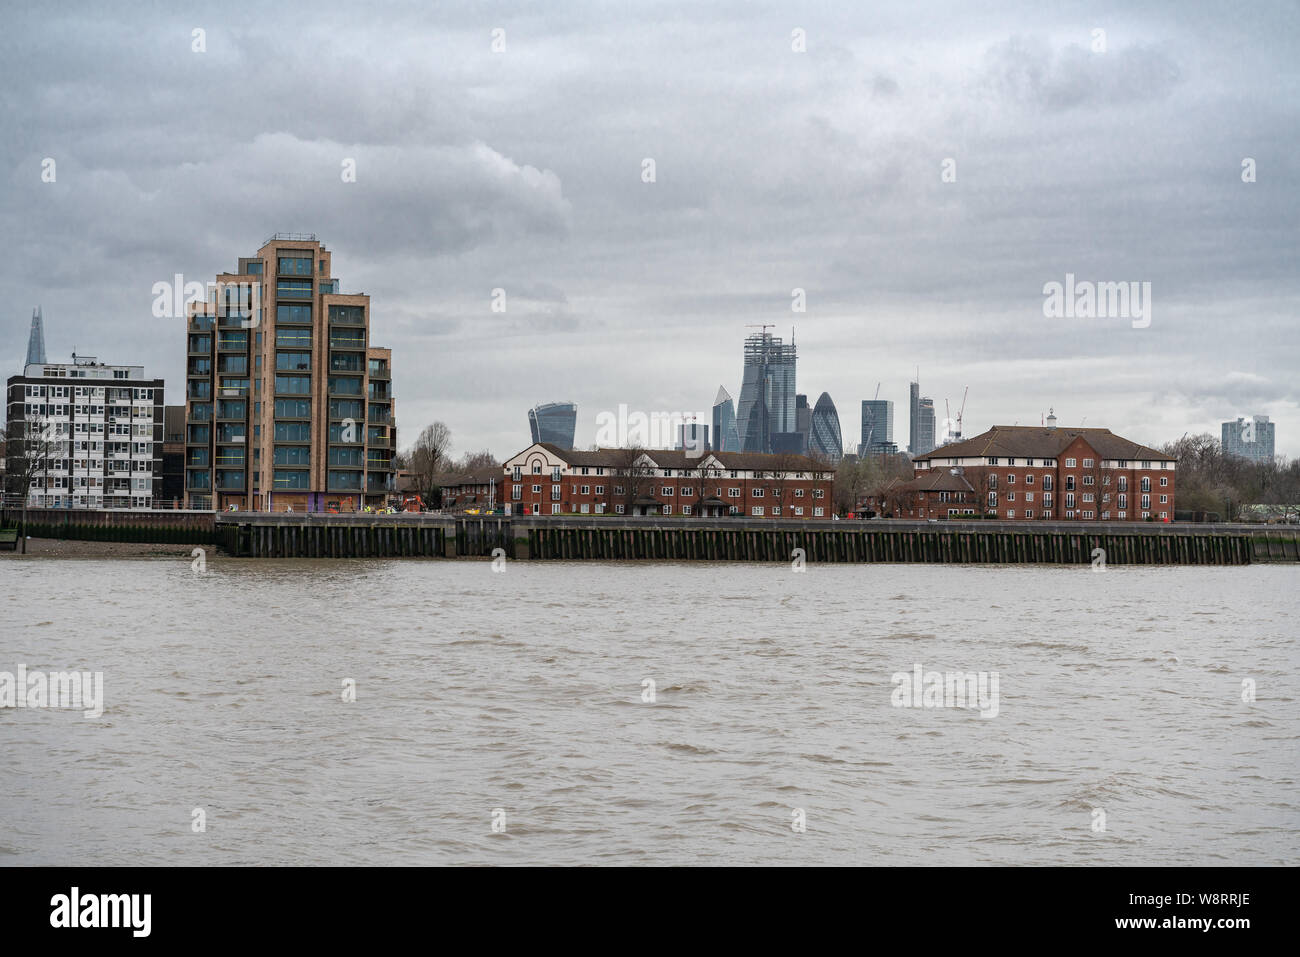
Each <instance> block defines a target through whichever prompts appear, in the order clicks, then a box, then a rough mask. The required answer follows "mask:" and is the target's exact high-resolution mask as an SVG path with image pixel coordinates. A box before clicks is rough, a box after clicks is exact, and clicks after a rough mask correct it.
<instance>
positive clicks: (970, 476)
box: [877, 416, 1176, 522]
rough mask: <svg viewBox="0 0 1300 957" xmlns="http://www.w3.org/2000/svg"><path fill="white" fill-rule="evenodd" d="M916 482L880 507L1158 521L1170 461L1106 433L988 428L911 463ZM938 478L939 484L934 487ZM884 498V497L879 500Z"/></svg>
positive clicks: (926, 513)
mask: <svg viewBox="0 0 1300 957" xmlns="http://www.w3.org/2000/svg"><path fill="white" fill-rule="evenodd" d="M913 465H914V467H915V470H916V471H915V478H914V479H913V481H912V482H909V483H902V484H901V485H899V486H895V487H894V488H893V489H892V490H886V491H892V493H901V497H899V498H897V499H896V500H895V501H893V502H892V503H890V502H885V503H877V504H881V505H884V506H885V507H884V508H883V511H884V512H886V513H889V512H893V514H894V516H895V517H897V518H916V519H928V518H946V517H950V516H955V515H964V514H982V515H988V516H989V517H997V518H1000V519H1012V520H1019V519H1030V520H1033V519H1045V520H1056V521H1061V520H1066V521H1069V520H1080V521H1103V522H1105V521H1111V522H1142V521H1153V522H1165V521H1172V520H1173V517H1174V491H1175V490H1174V484H1175V483H1174V477H1175V466H1176V462H1175V460H1174V459H1173V458H1172V457H1171V456H1168V455H1165V454H1164V453H1163V452H1157V451H1156V450H1155V449H1152V448H1149V447H1147V446H1145V445H1140V444H1139V443H1137V442H1134V441H1132V440H1130V439H1126V438H1122V437H1121V436H1118V435H1115V434H1114V433H1113V432H1111V431H1110V429H1099V428H1086V429H1084V428H1078V429H1058V428H1057V427H1056V417H1055V416H1048V418H1047V425H1046V426H1006V425H995V426H994V427H993V428H991V429H989V430H988V431H987V432H985V433H984V434H982V435H977V436H975V437H974V438H971V439H966V440H964V441H961V442H954V443H952V444H950V445H944V446H940V447H939V448H937V449H934V450H933V451H932V452H931V453H929V455H925V456H921V457H920V458H917V459H915V460H914V462H913ZM936 476H937V477H939V478H941V479H942V481H938V480H937V478H936ZM886 497H888V496H886Z"/></svg>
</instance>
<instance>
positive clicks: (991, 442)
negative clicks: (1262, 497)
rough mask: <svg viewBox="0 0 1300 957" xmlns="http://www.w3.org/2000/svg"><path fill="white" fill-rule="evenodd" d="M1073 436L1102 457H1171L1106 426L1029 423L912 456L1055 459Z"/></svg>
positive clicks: (996, 428) (1002, 427) (1000, 427)
mask: <svg viewBox="0 0 1300 957" xmlns="http://www.w3.org/2000/svg"><path fill="white" fill-rule="evenodd" d="M1077 438H1082V439H1083V440H1084V441H1085V442H1087V443H1088V444H1089V445H1090V446H1092V448H1093V450H1094V451H1096V453H1097V454H1098V455H1099V456H1101V457H1102V458H1103V459H1154V460H1164V461H1170V462H1172V461H1173V456H1171V455H1165V454H1164V453H1163V452H1157V451H1156V450H1155V449H1153V448H1150V447H1148V446H1145V445H1140V444H1139V443H1137V442H1134V441H1132V440H1131V439H1126V438H1123V437H1122V436H1118V435H1116V434H1115V433H1114V432H1112V431H1111V430H1110V429H1085V428H1077V429H1071V428H1061V427H1058V428H1055V429H1049V428H1047V427H1046V426H1038V425H1034V426H1029V425H995V426H993V428H991V429H989V430H988V431H987V432H985V433H983V434H982V435H977V436H975V437H974V438H971V439H966V440H964V441H962V442H954V443H952V444H951V445H941V446H939V447H938V448H937V449H934V450H932V451H930V452H927V453H925V454H924V455H918V456H916V460H917V461H926V460H929V459H948V458H987V457H990V456H998V457H1003V456H1005V457H1007V458H1045V459H1047V458H1051V459H1054V458H1057V457H1058V456H1059V455H1060V454H1061V453H1062V452H1064V451H1065V449H1066V448H1067V447H1068V446H1069V445H1070V443H1071V442H1073V441H1074V440H1075V439H1077Z"/></svg>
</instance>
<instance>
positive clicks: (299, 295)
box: [275, 279, 311, 299]
mask: <svg viewBox="0 0 1300 957" xmlns="http://www.w3.org/2000/svg"><path fill="white" fill-rule="evenodd" d="M275 295H276V298H278V299H310V298H311V280H310V279H308V280H304V281H303V282H301V283H296V282H293V281H292V280H281V281H280V282H277V283H276V284H275Z"/></svg>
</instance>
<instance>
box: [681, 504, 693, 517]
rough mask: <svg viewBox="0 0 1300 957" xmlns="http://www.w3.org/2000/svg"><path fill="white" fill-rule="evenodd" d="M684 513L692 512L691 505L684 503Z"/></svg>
mask: <svg viewBox="0 0 1300 957" xmlns="http://www.w3.org/2000/svg"><path fill="white" fill-rule="evenodd" d="M682 514H683V515H689V514H691V507H690V506H689V505H683V506H682Z"/></svg>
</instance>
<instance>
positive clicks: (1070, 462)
mask: <svg viewBox="0 0 1300 957" xmlns="http://www.w3.org/2000/svg"><path fill="white" fill-rule="evenodd" d="M1074 461H1075V460H1074V459H1066V460H1065V467H1066V468H1067V469H1072V468H1074Z"/></svg>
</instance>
